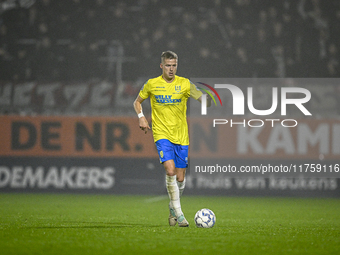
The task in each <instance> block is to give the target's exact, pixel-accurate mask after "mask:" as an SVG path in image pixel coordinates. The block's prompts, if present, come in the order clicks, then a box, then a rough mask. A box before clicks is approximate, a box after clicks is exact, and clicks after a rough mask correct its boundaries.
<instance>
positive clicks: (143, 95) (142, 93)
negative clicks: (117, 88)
mask: <svg viewBox="0 0 340 255" xmlns="http://www.w3.org/2000/svg"><path fill="white" fill-rule="evenodd" d="M148 84H149V83H148V81H147V82H145V83H144V85H143V87H142V88H141V90H140V91H139V96H140V97H141V98H143V99H147V98H148V97H149V96H150V90H149V87H150V86H149V85H148Z"/></svg>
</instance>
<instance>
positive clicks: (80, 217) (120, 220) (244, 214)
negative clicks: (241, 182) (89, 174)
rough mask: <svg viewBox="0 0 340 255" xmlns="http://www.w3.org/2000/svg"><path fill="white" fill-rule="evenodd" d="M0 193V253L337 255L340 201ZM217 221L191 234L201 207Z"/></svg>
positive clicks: (338, 247) (339, 234)
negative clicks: (179, 212)
mask: <svg viewBox="0 0 340 255" xmlns="http://www.w3.org/2000/svg"><path fill="white" fill-rule="evenodd" d="M181 201H182V208H183V210H184V212H185V215H186V218H187V219H188V221H189V223H190V227H189V228H179V227H177V226H176V227H170V226H168V223H167V218H168V213H169V212H168V200H167V197H166V196H164V197H156V198H155V197H150V196H113V195H112V196H110V195H51V194H48V195H46V194H0V219H1V221H0V253H1V254H176V255H179V254H340V200H339V199H299V198H243V197H232V198H229V197H196V196H184V197H183V198H182V200H181ZM205 207H206V208H210V209H212V210H213V211H214V212H215V214H216V217H217V222H216V225H215V226H214V227H213V228H211V229H200V228H196V226H195V224H194V220H193V217H194V215H195V213H196V211H197V210H199V209H201V208H205Z"/></svg>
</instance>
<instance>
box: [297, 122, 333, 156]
mask: <svg viewBox="0 0 340 255" xmlns="http://www.w3.org/2000/svg"><path fill="white" fill-rule="evenodd" d="M317 144H319V152H320V153H322V154H328V153H329V125H328V124H320V125H319V126H318V127H317V128H316V130H315V131H314V132H312V131H311V130H310V128H309V126H308V125H307V124H301V126H300V127H299V128H298V145H297V146H298V152H299V154H307V153H308V145H312V146H315V145H317Z"/></svg>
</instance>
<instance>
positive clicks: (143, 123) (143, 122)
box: [133, 95, 151, 134]
mask: <svg viewBox="0 0 340 255" xmlns="http://www.w3.org/2000/svg"><path fill="white" fill-rule="evenodd" d="M143 101H144V99H143V98H141V96H140V95H138V96H137V98H136V100H135V101H134V102H133V108H134V109H135V112H136V113H137V115H138V118H139V128H140V129H142V130H143V131H144V132H145V134H146V133H147V132H148V129H151V128H150V126H149V123H148V121H147V119H146V118H145V116H144V114H143V108H142V103H143Z"/></svg>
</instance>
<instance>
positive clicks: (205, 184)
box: [186, 174, 338, 191]
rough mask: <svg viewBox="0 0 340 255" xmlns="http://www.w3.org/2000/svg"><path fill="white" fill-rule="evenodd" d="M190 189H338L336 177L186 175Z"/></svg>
mask: <svg viewBox="0 0 340 255" xmlns="http://www.w3.org/2000/svg"><path fill="white" fill-rule="evenodd" d="M186 180H187V184H189V185H187V188H188V189H195V188H196V189H206V190H215V189H217V190H218V189H220V190H222V189H224V190H228V189H235V188H236V189H238V190H268V189H269V190H282V191H284V190H296V191H297V190H306V191H315V190H336V189H338V182H337V179H336V178H303V177H298V178H273V177H271V178H269V179H267V180H268V181H266V178H228V177H226V178H221V177H219V178H205V177H200V176H197V177H193V176H191V175H190V174H188V175H186Z"/></svg>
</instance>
